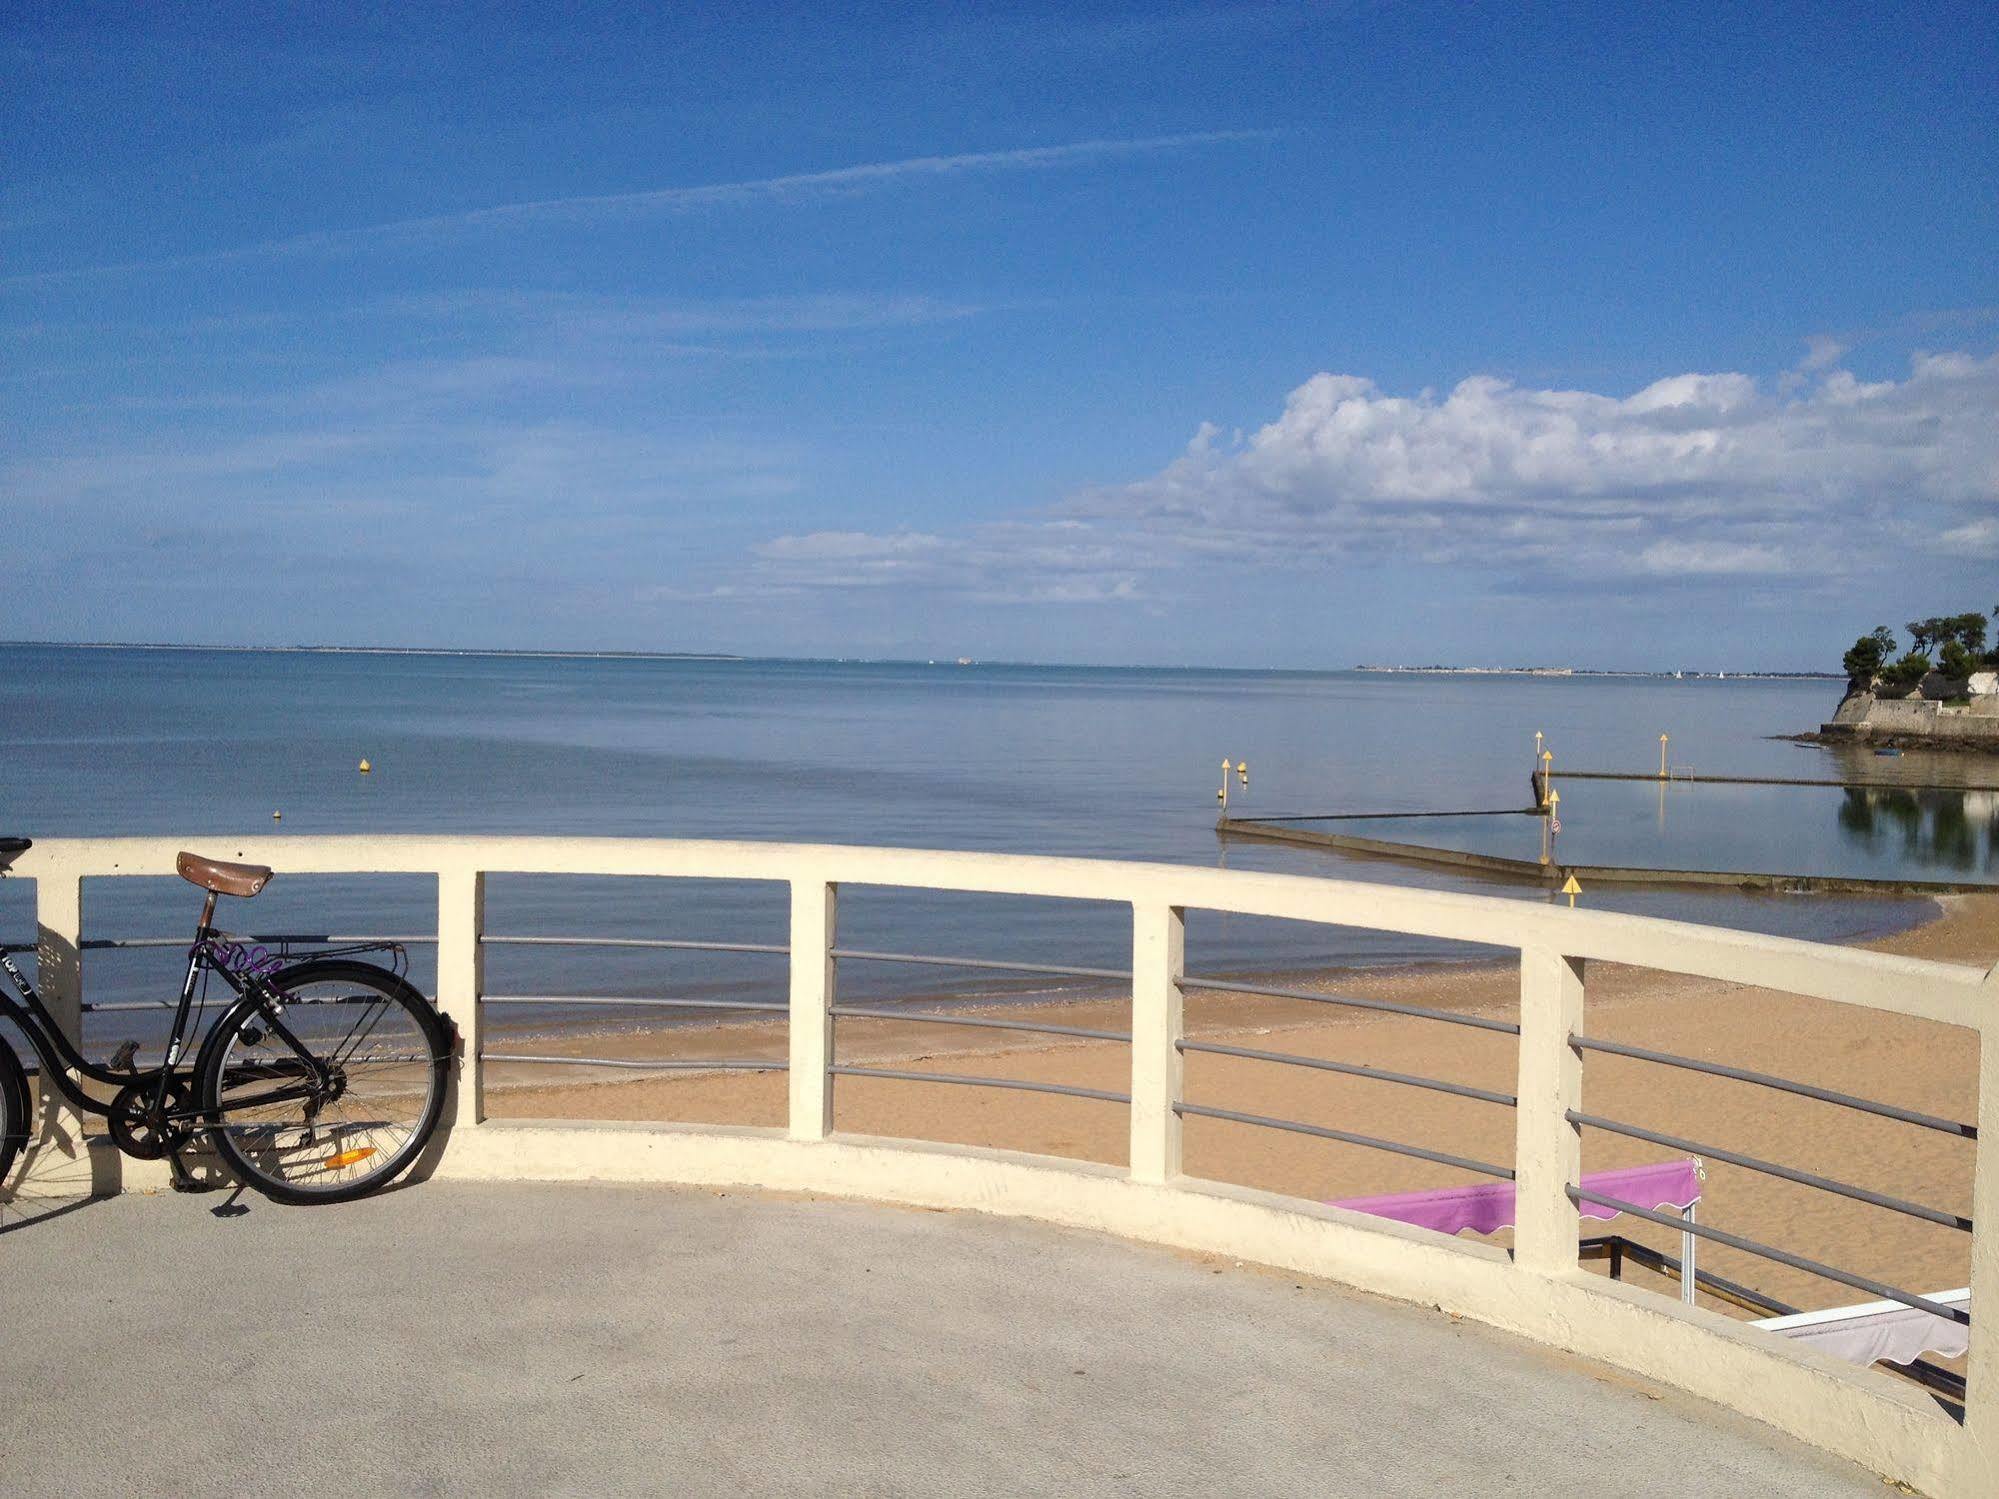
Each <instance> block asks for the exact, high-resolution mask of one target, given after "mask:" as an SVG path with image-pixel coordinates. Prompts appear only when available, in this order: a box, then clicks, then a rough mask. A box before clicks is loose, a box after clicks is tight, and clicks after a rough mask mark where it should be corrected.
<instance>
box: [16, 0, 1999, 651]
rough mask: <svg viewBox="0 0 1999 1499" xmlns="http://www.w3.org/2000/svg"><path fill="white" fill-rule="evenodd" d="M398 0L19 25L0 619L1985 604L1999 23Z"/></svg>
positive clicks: (1754, 628)
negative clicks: (5, 574)
mask: <svg viewBox="0 0 1999 1499" xmlns="http://www.w3.org/2000/svg"><path fill="white" fill-rule="evenodd" d="M405 9H406V10H408V11H409V12H410V13H409V14H389V15H384V14H381V13H379V11H377V10H375V9H374V8H370V11H369V12H367V13H363V12H361V11H360V10H359V9H358V8H347V7H325V8H322V9H320V10H317V11H314V10H309V9H307V8H302V7H292V6H282V7H264V8H259V7H255V6H244V5H232V6H228V7H200V6H176V7H158V8H143V9H142V8H139V7H130V6H115V7H110V6H107V7H95V6H88V5H17V6H13V7H9V9H8V11H7V13H6V19H5V21H4V22H0V27H4V30H3V31H0V38H4V41H3V42H0V44H4V47H5V49H6V64H7V67H6V71H7V75H8V77H9V78H10V80H12V83H11V84H10V87H9V89H8V90H7V91H6V92H5V95H4V97H0V122H4V139H5V141H6V143H7V149H6V153H5V160H6V163H7V166H6V171H5V173H4V178H0V350H3V351H4V364H3V365H0V441H4V445H5V451H4V453H0V517H4V519H5V522H6V534H7V535H8V537H9V540H10V542H11V543H12V546H11V548H10V551H11V557H10V561H11V564H12V565H11V567H10V569H9V585H8V587H7V588H6V590H5V591H4V593H0V637H5V638H37V639H106V638H114V639H154V640H185V641H206V642H217V643H223V642H243V643H264V644H275V643H290V642H301V641H310V642H326V643H354V644H417V645H442V646H500V647H524V648H543V647H559V648H614V649H661V650H724V651H739V652H745V653H757V654H766V653H775V654H796V655H865V656H883V655H887V656H917V657H923V656H934V655H951V656H955V655H961V654H963V655H972V656H977V657H980V658H1030V659H1040V660H1073V661H1132V662H1150V663H1175V662H1188V663H1200V664H1224V665H1226V664H1237V665H1288V666H1322V665H1326V666H1337V665H1345V664H1349V663H1351V662H1354V661H1359V660H1415V661H1430V660H1460V661H1470V662H1526V661H1562V662H1573V663H1575V664H1578V665H1599V666H1602V665H1637V666H1674V665H1682V664H1686V665H1693V664H1721V665H1741V666H1747V665H1768V666H1773V667H1809V666H1824V665H1827V664H1829V663H1831V662H1833V661H1836V659H1837V656H1838V653H1839V651H1840V650H1841V649H1842V648H1843V647H1844V646H1845V645H1846V644H1847V643H1848V642H1850V641H1851V639H1852V638H1853V636H1854V635H1856V634H1858V633H1859V632H1860V631H1861V630H1863V629H1865V628H1867V627H1868V626H1871V625H1873V624H1875V623H1877V622H1881V621H1886V622H1888V623H1890V624H1899V623H1900V622H1901V621H1903V620H1905V619H1908V618H1910V617H1912V616H1914V615H1917V614H1923V615H1927V614H1933V613H1940V612H1957V611H1959V610H1962V609H1970V608H1990V607H1992V606H1994V605H1999V359H1995V350H1999V255H1996V254H1995V250H1994V246H1995V245H1999V123H1995V122H1999V85H1995V83H1994V79H1995V78H1999V12H1995V10H1994V9H1993V8H1992V7H1991V6H1989V5H1963V6H1946V5H1940V6H1914V7H1882V6H1878V5H1872V6H1855V7H1851V8H1842V7H1837V6H1828V5H1812V6H1798V7H1783V6H1764V7H1741V6H1723V7H1713V8H1706V7H1699V6H1677V7H1670V8H1664V7H1659V8H1645V9H1644V10H1643V11H1642V12H1641V11H1640V9H1639V8H1634V7H1621V6H1602V7H1597V6H1540V7H1508V8H1500V7H1492V8H1489V9H1487V10H1484V11H1481V10H1475V9H1473V8H1470V7H1416V6H1406V7H1405V6H1396V5H1386V4H1346V5H1268V6H1261V5H1259V6H1243V7H1233V6H1208V7H1181V8H1167V7H1139V6H1115V7H1097V6H1079V5H1073V4H1072V5H1064V6H1059V7H1047V8H1035V7H986V6H982V7H977V8H969V7H967V8H959V7H935V8H930V9H926V10H923V11H922V12H921V13H920V14H918V13H913V12H912V11H911V10H910V9H909V8H900V7H879V8H876V7H861V8H852V7H848V8H840V9H838V10H837V11H836V10H834V9H832V8H828V7H823V6H808V7H800V8H796V9H784V8H772V9H754V8H750V7H700V8H693V7H688V8H681V7H673V8H666V7H659V8H654V9H650V10H647V11H645V12H644V13H642V14H624V15H619V14H616V13H614V12H613V11H612V10H611V9H610V8H608V7H606V8H598V9H596V10H595V11H592V12H588V13H585V14H582V15H581V16H579V15H578V14H577V13H576V8H574V7H546V8H535V7H499V6H463V7H458V6H447V5H428V6H421V7H407V8H405ZM635 9H636V8H635Z"/></svg>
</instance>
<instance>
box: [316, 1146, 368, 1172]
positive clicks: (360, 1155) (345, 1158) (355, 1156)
mask: <svg viewBox="0 0 1999 1499" xmlns="http://www.w3.org/2000/svg"><path fill="white" fill-rule="evenodd" d="M374 1153H375V1147H374V1146H372V1145H363V1146H360V1147H358V1148H357V1149H354V1150H343V1151H341V1152H340V1153H339V1154H337V1155H330V1156H328V1157H327V1158H326V1169H327V1170H328V1171H338V1170H339V1169H340V1168H341V1167H342V1166H352V1165H353V1164H354V1163H355V1162H356V1161H365V1160H367V1159H368V1157H369V1156H371V1155H373V1154H374Z"/></svg>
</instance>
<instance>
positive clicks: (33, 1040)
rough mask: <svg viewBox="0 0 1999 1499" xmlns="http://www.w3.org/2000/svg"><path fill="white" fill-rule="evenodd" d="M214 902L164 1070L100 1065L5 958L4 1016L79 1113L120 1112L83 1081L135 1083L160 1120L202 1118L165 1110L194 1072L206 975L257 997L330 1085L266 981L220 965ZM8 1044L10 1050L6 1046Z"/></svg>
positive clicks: (198, 936) (317, 1080)
mask: <svg viewBox="0 0 1999 1499" xmlns="http://www.w3.org/2000/svg"><path fill="white" fill-rule="evenodd" d="M215 936H216V931H215V895H214V893H213V892H210V893H209V896H208V899H207V900H206V901H205V902H203V904H202V908H201V920H200V922H199V923H198V924H197V925H196V927H195V933H194V942H193V944H192V945H191V946H190V947H189V948H188V953H187V972H186V973H185V975H184V976H183V977H182V979H181V987H180V1001H179V1003H178V1005H177V1006H176V1007H175V1009H174V1020H173V1028H172V1030H171V1032H170V1033H169V1035H168V1038H167V1056H166V1061H165V1062H164V1063H163V1064H162V1065H161V1066H158V1067H148V1068H144V1069H136V1068H135V1069H134V1070H132V1071H130V1072H116V1071H113V1070H112V1069H111V1068H109V1067H103V1066H99V1065H98V1064H97V1063H95V1062H92V1061H91V1060H90V1059H89V1058H88V1057H86V1056H84V1054H83V1053H82V1051H80V1050H79V1049H78V1048H77V1045H76V1043H75V1042H73V1041H71V1040H70V1038H69V1036H68V1035H67V1033H65V1032H64V1030H63V1028H62V1026H61V1025H59V1024H58V1023H57V1021H56V1018H55V1016H54V1015H53V1014H51V1013H50V1012H49V1008H48V1005H47V1003H46V1002H45V1001H44V1000H43V999H42V996H41V993H40V991H39V990H37V989H36V987H35V986H34V985H33V984H31V983H30V982H29V981H28V978H27V976H26V975H25V974H23V973H22V972H21V970H20V968H19V967H17V966H16V965H15V963H14V960H13V958H12V957H11V956H10V955H9V954H7V953H5V952H0V970H4V971H5V973H6V975H7V977H8V978H9V979H11V980H12V981H13V984H14V987H15V988H16V989H18V990H19V991H20V996H21V997H20V998H19V999H16V998H15V997H14V996H13V995H11V994H9V993H7V992H6V991H5V990H4V989H0V1017H4V1018H5V1019H8V1020H11V1021H13V1022H14V1023H15V1024H16V1025H17V1026H19V1027H20V1029H21V1033H22V1034H23V1035H24V1036H26V1037H27V1038H28V1044H29V1045H31V1046H33V1047H34V1048H35V1055H36V1056H37V1057H38V1058H39V1059H40V1061H41V1067H42V1076H43V1078H44V1079H46V1080H48V1081H51V1082H53V1083H54V1084H55V1086H56V1088H57V1089H58V1090H59V1091H60V1092H61V1093H62V1095H63V1097H65V1098H67V1099H68V1100H69V1101H70V1102H71V1103H72V1104H74V1105H75V1106H76V1107H77V1108H79V1109H82V1110H84V1111H85V1112H87V1113H91V1114H97V1115H101V1116H103V1117H106V1118H108V1117H110V1116H111V1114H112V1113H113V1112H114V1110H113V1105H112V1104H111V1103H110V1102H109V1101H105V1100H100V1099H96V1098H92V1097H91V1096H90V1095H89V1094H88V1093H87V1092H85V1091H84V1088H83V1085H82V1079H88V1080H90V1081H91V1082H95V1083H99V1084H101V1085H103V1086H104V1087H107V1088H115V1089H120V1090H123V1089H127V1088H130V1087H132V1086H133V1085H134V1084H150V1085H152V1089H153V1096H152V1101H151V1104H150V1107H149V1110H148V1112H149V1113H151V1114H152V1115H153V1116H154V1117H156V1118H160V1119H191V1118H193V1117H195V1116H196V1115H197V1114H199V1112H200V1110H199V1109H198V1108H195V1107H192V1106H190V1107H188V1108H186V1109H174V1110H170V1109H168V1108H167V1107H166V1103H167V1089H168V1086H169V1084H171V1083H172V1082H173V1081H174V1080H175V1079H176V1078H179V1077H186V1076H188V1075H189V1074H190V1073H191V1072H192V1071H193V1069H192V1068H191V1067H182V1066H181V1065H180V1059H181V1057H182V1055H183V1054H184V1053H185V1051H186V1047H187V1041H188V1035H187V1023H188V1016H189V1013H190V1012H191V1011H192V1010H193V1008H194V993H195V986H196V985H197V984H198V983H199V982H200V979H201V975H202V974H203V973H214V974H217V975H219V976H220V977H221V979H222V981H223V982H224V983H226V984H227V985H228V986H229V987H230V988H231V989H232V990H234V991H235V993H236V995H237V996H238V997H239V998H247V997H249V996H251V995H256V996H258V997H259V999H260V1001H261V1004H260V1008H261V1010H262V1012H263V1015H264V1018H265V1021H266V1023H268V1024H269V1025H270V1026H271V1028H272V1032H273V1034H275V1035H277V1036H279V1037H280V1038H281V1039H283V1040H284V1042H285V1043H286V1044H287V1045H288V1046H290V1047H291V1049H292V1050H293V1051H295V1052H297V1053H298V1055H299V1056H300V1057H301V1058H303V1059H304V1060H305V1061H306V1062H308V1063H309V1064H310V1065H311V1068H312V1075H313V1081H314V1085H315V1086H324V1084H325V1082H326V1076H325V1069H324V1067H323V1066H322V1065H321V1064H320V1062H319V1061H318V1060H317V1059H316V1058H314V1057H313V1056H312V1055H311V1053H310V1052H309V1051H307V1049H306V1048H305V1047H304V1046H303V1045H301V1044H300V1043H299V1040H298V1038H297V1037H296V1036H294V1035H293V1034H292V1033H291V1031H290V1029H289V1028H288V1027H287V1026H286V1025H285V1024H284V1021H283V1020H282V1019H281V1018H280V1017H279V1015H278V1013H277V1005H278V1004H280V1003H282V998H281V996H280V994H279V991H278V990H276V989H275V988H273V986H272V985H271V984H270V983H269V981H268V980H266V979H265V978H264V977H263V976H262V975H252V976H250V977H249V978H247V979H245V978H241V977H239V976H238V975H237V974H236V973H235V972H233V971H232V970H231V969H230V968H228V967H227V966H225V965H224V964H222V963H218V962H217V961H216V960H215V956H214V947H213V943H214V938H215ZM0 1044H4V1043H0ZM285 1091H288V1090H281V1092H280V1093H279V1094H273V1095H271V1096H270V1097H269V1098H266V1099H261V1100H259V1101H260V1102H276V1101H279V1099H280V1098H281V1097H282V1096H284V1093H285Z"/></svg>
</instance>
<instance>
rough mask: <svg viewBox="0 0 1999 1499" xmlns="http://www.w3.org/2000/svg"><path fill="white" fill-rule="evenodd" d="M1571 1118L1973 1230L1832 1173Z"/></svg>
mask: <svg viewBox="0 0 1999 1499" xmlns="http://www.w3.org/2000/svg"><path fill="white" fill-rule="evenodd" d="M1568 1119H1569V1123H1571V1124H1582V1125H1587V1126H1588V1127H1589V1128H1591V1129H1600V1130H1604V1131H1606V1132H1608V1133H1610V1134H1613V1135H1624V1136H1626V1137H1627V1138H1629V1139H1633V1140H1645V1141H1648V1142H1650V1143H1651V1144H1653V1145H1663V1146H1665V1147H1666V1148H1667V1149H1668V1150H1684V1151H1686V1152H1687V1153H1688V1154H1689V1155H1697V1156H1703V1157H1705V1158H1707V1159H1708V1160H1711V1161H1726V1162H1728V1164H1729V1165H1731V1166H1742V1167H1746V1168H1747V1169H1748V1170H1751V1171H1760V1172H1762V1173H1763V1174H1764V1175H1765V1176H1774V1177H1777V1178H1779V1179H1780V1180H1783V1181H1787V1182H1796V1183H1797V1184H1798V1185H1799V1186H1801V1187H1817V1188H1818V1189H1819V1190H1820V1191H1821V1192H1831V1193H1834V1194H1835V1195H1837V1196H1840V1197H1850V1198H1852V1199H1853V1200H1854V1201H1855V1202H1864V1203H1868V1204H1870V1205H1871V1206H1873V1207H1877V1208H1886V1209H1888V1210H1889V1211H1890V1212H1891V1213H1904V1214H1907V1215H1908V1216H1909V1217H1911V1218H1921V1219H1922V1220H1923V1221H1924V1222H1926V1223H1941V1224H1942V1225H1943V1226H1944V1227H1945V1228H1960V1229H1963V1230H1964V1231H1965V1232H1966V1233H1970V1232H1971V1220H1970V1219H1969V1218H1966V1217H1964V1216H1963V1215H1962V1214H1959V1213H1947V1212H1945V1211H1944V1210H1943V1209H1941V1208H1930V1207H1924V1206H1923V1205H1922V1204H1921V1203H1920V1202H1910V1201H1908V1200H1907V1199H1906V1198H1902V1197H1890V1196H1888V1195H1887V1194H1886V1193H1885V1192H1874V1191H1870V1190H1869V1189H1868V1188H1866V1187H1856V1186H1854V1185H1853V1184H1852V1183H1851V1182H1843V1181H1837V1180H1835V1179H1834V1178H1832V1177H1830V1176H1819V1175H1817V1174H1816V1173H1814V1172H1810V1171H1800V1170H1798V1169H1797V1168H1796V1167H1794V1166H1781V1165H1779V1164H1778V1163H1777V1162H1775V1161H1766V1160H1764V1159H1762V1158H1761V1157H1760V1156H1753V1155H1743V1154H1741V1153H1740V1152H1738V1151H1733V1150H1724V1149H1723V1148H1722V1147H1721V1146H1719V1145H1703V1144H1701V1143H1700V1142H1699V1141H1698V1140H1683V1139H1681V1138H1680V1137H1679V1136H1678V1135H1668V1134H1662V1133H1660V1132H1659V1131H1658V1130H1654V1129H1645V1128H1643V1127H1642V1126H1639V1125H1636V1124H1626V1123H1624V1122H1623V1121H1622V1120H1618V1119H1605V1118H1602V1117H1601V1116H1599V1115H1596V1114H1582V1113H1578V1112H1577V1111H1576V1110H1574V1109H1570V1110H1569V1111H1568Z"/></svg>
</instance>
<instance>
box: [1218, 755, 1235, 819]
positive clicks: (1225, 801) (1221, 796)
mask: <svg viewBox="0 0 1999 1499" xmlns="http://www.w3.org/2000/svg"><path fill="white" fill-rule="evenodd" d="M1234 769H1235V766H1233V765H1231V764H1230V763H1229V757H1228V756H1227V755H1223V756H1222V789H1221V790H1220V791H1217V792H1216V793H1215V799H1216V800H1217V801H1219V802H1220V803H1221V804H1222V816H1224V817H1226V816H1228V813H1229V772H1230V771H1232V770H1234Z"/></svg>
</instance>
